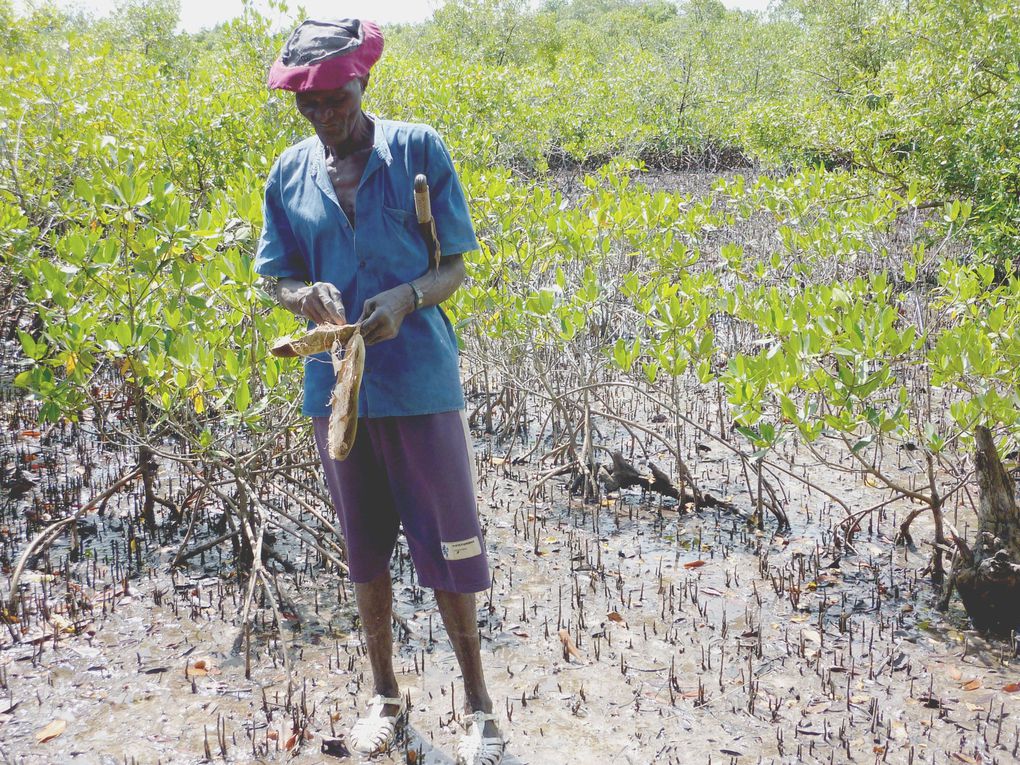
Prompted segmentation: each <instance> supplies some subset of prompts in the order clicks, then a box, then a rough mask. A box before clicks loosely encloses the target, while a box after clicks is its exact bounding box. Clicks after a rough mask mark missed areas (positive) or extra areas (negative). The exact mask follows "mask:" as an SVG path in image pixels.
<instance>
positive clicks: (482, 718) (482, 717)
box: [468, 710, 499, 723]
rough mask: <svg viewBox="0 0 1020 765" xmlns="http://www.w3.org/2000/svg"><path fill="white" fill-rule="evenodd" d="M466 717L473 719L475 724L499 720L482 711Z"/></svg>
mask: <svg viewBox="0 0 1020 765" xmlns="http://www.w3.org/2000/svg"><path fill="white" fill-rule="evenodd" d="M468 717H470V718H471V719H473V720H474V721H475V722H479V723H483V722H488V721H489V720H498V719H499V718H498V717H496V715H494V714H492V713H491V712H483V711H482V710H478V711H477V712H472V713H471V714H470V715H468Z"/></svg>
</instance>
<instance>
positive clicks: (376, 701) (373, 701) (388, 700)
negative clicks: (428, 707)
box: [368, 695, 404, 711]
mask: <svg viewBox="0 0 1020 765" xmlns="http://www.w3.org/2000/svg"><path fill="white" fill-rule="evenodd" d="M368 705H369V707H375V706H380V707H400V709H401V711H403V709H404V697H403V696H400V697H396V698H395V697H392V696H381V695H377V696H373V697H372V698H370V699H369V700H368Z"/></svg>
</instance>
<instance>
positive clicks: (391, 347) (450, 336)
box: [255, 117, 478, 417]
mask: <svg viewBox="0 0 1020 765" xmlns="http://www.w3.org/2000/svg"><path fill="white" fill-rule="evenodd" d="M372 120H373V122H374V123H375V147H374V149H373V151H372V153H371V155H370V156H369V159H368V163H367V165H366V166H365V172H364V175H363V176H362V178H361V183H360V184H359V186H358V190H357V196H356V198H355V211H356V216H355V218H356V224H357V228H356V229H355V228H352V226H351V224H350V222H349V221H348V220H347V216H346V215H345V214H344V212H343V210H342V209H341V207H340V203H339V202H338V201H337V197H336V192H335V191H334V190H333V184H332V183H331V182H330V179H329V175H328V174H327V173H326V158H325V153H324V150H323V146H322V143H321V142H320V141H319V139H318V138H317V137H315V136H312V137H311V138H308V139H306V140H304V141H301V142H300V143H298V144H295V145H294V146H291V147H290V148H288V149H287V150H286V151H284V152H283V154H281V155H280V158H279V159H277V161H276V163H275V164H274V165H273V168H272V170H270V173H269V178H268V180H267V182H266V195H265V205H264V216H265V219H264V221H265V222H264V225H263V230H262V237H261V239H260V240H259V245H258V252H257V254H256V258H255V270H256V271H257V272H258V273H260V274H262V275H264V276H277V277H291V278H294V279H301V280H303V281H306V282H329V283H331V284H334V285H336V287H337V289H339V290H340V294H341V295H343V302H344V312H345V314H346V315H347V317H348V320H349V321H353V320H354V319H356V318H357V317H359V316H360V315H361V310H362V306H363V304H364V302H365V301H366V300H368V299H369V298H371V297H374V296H375V295H377V294H379V293H380V292H383V291H384V290H387V289H390V288H391V287H395V286H396V285H398V284H403V283H405V282H409V281H411V280H412V279H417V278H418V277H419V276H421V275H422V274H424V273H425V272H426V270H427V269H428V268H429V256H428V250H427V248H426V246H425V240H424V238H423V237H422V234H421V232H420V230H419V229H418V223H417V217H416V215H415V213H414V177H415V176H416V175H417V174H418V173H425V175H426V176H428V180H429V190H430V192H431V197H432V215H433V217H434V218H435V221H436V230H437V232H438V235H439V242H440V247H441V249H442V253H443V255H444V257H445V256H448V255H455V254H461V253H465V252H470V251H472V250H476V249H478V241H477V240H476V239H475V233H474V229H473V227H472V225H471V218H470V216H469V214H468V209H467V202H466V201H465V199H464V192H463V190H462V189H461V186H460V181H459V180H458V179H457V174H456V172H455V171H454V169H453V163H452V161H451V160H450V155H449V153H448V152H447V150H446V147H445V146H444V145H443V142H442V140H441V139H440V138H439V136H438V135H437V134H436V132H435V131H434V130H433V129H432V128H430V127H428V126H426V125H414V124H410V123H405V122H392V121H390V120H382V119H378V118H375V117H373V118H372ZM335 383H336V377H335V375H334V373H333V367H332V364H331V363H330V360H329V356H328V354H320V355H319V356H312V357H309V358H308V359H306V360H305V398H304V406H303V409H302V411H303V412H304V413H305V414H306V415H308V416H311V417H325V416H327V415H328V414H329V395H330V391H331V390H332V388H333V386H334V384H335ZM463 407H464V394H463V391H462V389H461V384H460V370H459V368H458V363H457V337H456V335H455V334H454V331H453V327H452V325H451V324H450V320H449V319H448V318H447V317H446V314H445V313H444V312H443V310H442V309H441V308H439V307H438V306H432V307H429V308H422V309H420V310H418V311H415V312H414V313H412V314H410V315H408V316H407V317H406V318H405V319H404V321H403V323H402V324H401V327H400V332H399V334H398V335H397V336H396V337H395V338H393V339H391V340H385V341H383V342H380V343H376V344H375V345H372V346H369V347H368V348H367V350H366V354H365V374H364V377H363V379H362V384H361V392H360V394H359V397H358V414H359V416H360V417H389V416H402V415H414V414H431V413H434V412H447V411H452V410H455V409H462V408H463Z"/></svg>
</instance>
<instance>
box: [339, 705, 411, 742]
mask: <svg viewBox="0 0 1020 765" xmlns="http://www.w3.org/2000/svg"><path fill="white" fill-rule="evenodd" d="M406 724H407V704H406V703H405V701H404V699H403V698H402V697H400V696H382V695H377V696H373V697H372V698H371V699H370V700H369V702H368V710H367V711H366V712H365V714H364V715H362V716H361V717H359V718H358V721H357V722H356V723H354V726H353V727H352V728H351V733H350V742H351V749H352V750H353V751H355V752H358V753H359V754H375V753H377V752H385V751H387V750H388V749H389V748H390V747H392V746H393V745H394V744H395V743H396V741H397V737H398V736H399V735H400V734H401V733H402V732H403V729H404V726H405V725H406Z"/></svg>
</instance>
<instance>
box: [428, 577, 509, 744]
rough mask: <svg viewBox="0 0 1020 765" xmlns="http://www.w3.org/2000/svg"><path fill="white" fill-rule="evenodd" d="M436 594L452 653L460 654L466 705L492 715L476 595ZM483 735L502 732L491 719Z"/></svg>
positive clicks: (443, 592)
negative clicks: (480, 638) (479, 636)
mask: <svg viewBox="0 0 1020 765" xmlns="http://www.w3.org/2000/svg"><path fill="white" fill-rule="evenodd" d="M435 593H436V603H438V604H439V613H440V614H441V615H442V617H443V625H444V626H445V627H446V634H447V635H449V636H450V643H452V644H453V652H454V653H455V654H456V655H457V663H458V664H460V671H461V674H462V675H464V695H465V697H466V699H467V704H466V706H467V708H468V710H470V711H471V712H479V711H481V712H492V699H491V698H489V692H488V690H486V688H485V676H484V674H483V672H482V653H481V643H480V641H479V639H478V623H477V621H476V619H477V618H478V617H477V615H476V613H475V596H474V595H472V594H468V595H465V594H463V593H459V592H447V591H445V590H436V591H435ZM482 735H484V736H486V737H495V736H498V735H499V729H498V728H497V727H496V725H495V723H493V722H492V721H491V720H489V721H487V722H486V723H485V729H484V730H483V732H482Z"/></svg>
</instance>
